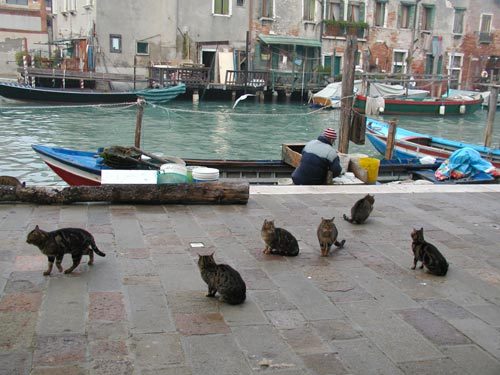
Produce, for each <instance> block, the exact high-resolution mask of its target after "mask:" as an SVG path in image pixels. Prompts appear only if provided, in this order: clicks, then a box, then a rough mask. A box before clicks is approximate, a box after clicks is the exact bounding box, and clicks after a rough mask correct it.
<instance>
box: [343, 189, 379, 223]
mask: <svg viewBox="0 0 500 375" xmlns="http://www.w3.org/2000/svg"><path fill="white" fill-rule="evenodd" d="M373 203H375V197H374V196H373V195H370V194H366V196H365V197H364V198H361V199H360V200H359V201H357V202H356V203H355V204H354V206H352V208H351V218H350V219H349V218H348V217H347V215H346V214H344V220H347V221H348V222H349V223H357V224H363V223H364V222H365V220H366V219H368V216H370V213H371V212H372V210H373Z"/></svg>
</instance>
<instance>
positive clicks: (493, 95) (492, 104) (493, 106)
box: [484, 86, 499, 147]
mask: <svg viewBox="0 0 500 375" xmlns="http://www.w3.org/2000/svg"><path fill="white" fill-rule="evenodd" d="M498 87H499V86H490V101H489V103H488V121H487V123H486V130H485V131H484V145H485V146H486V147H491V138H492V134H493V124H494V123H495V113H496V111H497V100H498Z"/></svg>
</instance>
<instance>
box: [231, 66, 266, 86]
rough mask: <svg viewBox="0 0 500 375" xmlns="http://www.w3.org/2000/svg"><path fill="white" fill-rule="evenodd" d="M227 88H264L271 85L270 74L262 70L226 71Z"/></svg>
mask: <svg viewBox="0 0 500 375" xmlns="http://www.w3.org/2000/svg"><path fill="white" fill-rule="evenodd" d="M225 84H226V86H239V87H242V86H247V87H248V86H251V87H255V88H257V87H263V88H264V89H265V87H266V86H268V84H269V72H267V71H261V70H249V71H248V72H247V71H246V70H226V80H225Z"/></svg>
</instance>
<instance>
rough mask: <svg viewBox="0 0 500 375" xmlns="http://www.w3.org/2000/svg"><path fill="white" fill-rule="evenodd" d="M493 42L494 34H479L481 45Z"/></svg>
mask: <svg viewBox="0 0 500 375" xmlns="http://www.w3.org/2000/svg"><path fill="white" fill-rule="evenodd" d="M491 42H493V34H492V33H481V32H480V33H479V43H491Z"/></svg>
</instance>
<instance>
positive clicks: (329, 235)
mask: <svg viewBox="0 0 500 375" xmlns="http://www.w3.org/2000/svg"><path fill="white" fill-rule="evenodd" d="M333 220H335V217H332V218H331V219H324V218H321V223H320V224H319V226H318V231H317V234H318V241H319V246H320V247H321V256H322V257H327V256H328V253H329V252H330V248H331V247H332V245H333V244H335V246H337V247H338V248H342V247H344V244H345V240H342V241H340V242H338V241H337V237H338V235H339V231H338V230H337V227H336V226H335V224H334V223H333Z"/></svg>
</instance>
